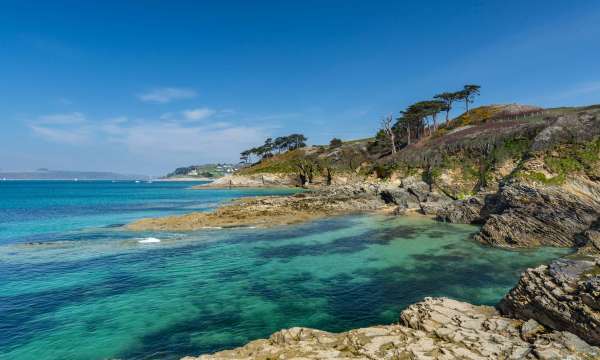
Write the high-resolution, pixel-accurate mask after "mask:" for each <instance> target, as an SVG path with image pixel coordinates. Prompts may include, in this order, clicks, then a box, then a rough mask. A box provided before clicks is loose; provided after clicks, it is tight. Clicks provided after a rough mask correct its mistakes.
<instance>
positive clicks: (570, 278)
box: [184, 257, 600, 360]
mask: <svg viewBox="0 0 600 360" xmlns="http://www.w3.org/2000/svg"><path fill="white" fill-rule="evenodd" d="M598 284H600V257H596V258H591V257H590V258H581V259H569V260H567V259H561V260H557V261H555V262H553V263H552V264H550V265H549V266H541V267H538V268H535V269H529V270H528V271H526V272H525V273H524V274H523V276H522V277H521V279H520V281H519V284H518V285H517V286H516V287H515V288H514V289H513V290H512V291H511V292H510V293H509V294H508V295H507V296H506V297H505V298H504V299H503V300H502V301H501V302H500V304H499V305H498V306H497V309H496V308H494V307H490V306H476V305H471V304H467V303H464V302H460V301H456V300H451V299H447V298H425V299H424V300H423V301H422V302H419V303H416V304H413V305H411V306H409V307H408V308H407V309H406V310H404V311H403V312H402V313H401V314H400V317H399V323H398V324H392V325H382V326H372V327H367V328H362V329H355V330H351V331H348V332H344V333H339V334H335V333H329V332H325V331H320V330H315V329H309V328H291V329H286V330H281V331H279V332H276V333H274V334H273V335H271V336H270V337H269V338H268V339H261V340H255V341H252V342H250V343H248V344H247V345H245V346H243V347H240V348H237V349H233V350H226V351H221V352H218V353H215V354H212V355H202V356H199V357H186V358H184V360H225V359H419V360H420V359H423V360H425V359H435V360H442V359H540V360H551V359H557V360H558V359H573V360H575V359H580V360H592V359H599V358H600V349H599V348H598V347H597V346H598V345H600V337H599V336H598V335H599V334H600V333H599V331H600V323H599V319H600V297H599V295H600V292H599V290H600V287H599V285H598Z"/></svg>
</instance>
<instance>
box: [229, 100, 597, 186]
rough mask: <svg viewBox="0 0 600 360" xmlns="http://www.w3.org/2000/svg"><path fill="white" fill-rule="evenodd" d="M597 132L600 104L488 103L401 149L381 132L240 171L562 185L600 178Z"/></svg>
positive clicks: (286, 155) (296, 152)
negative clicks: (308, 167) (309, 168)
mask: <svg viewBox="0 0 600 360" xmlns="http://www.w3.org/2000/svg"><path fill="white" fill-rule="evenodd" d="M598 135H600V106H589V107H580V108H556V109H541V108H539V107H533V106H523V105H515V104H512V105H490V106H482V107H479V108H475V109H472V110H471V111H470V112H469V113H465V114H462V115H460V116H458V117H457V118H455V119H452V120H451V121H449V122H448V123H447V124H444V125H442V126H440V127H439V128H438V129H437V131H435V132H433V133H432V134H427V136H423V137H422V138H421V139H420V140H419V141H418V142H415V143H412V144H410V145H407V146H404V147H402V148H401V149H400V150H398V151H397V152H396V154H392V153H391V147H390V144H389V143H387V142H386V140H387V139H386V138H385V137H377V138H370V139H363V140H356V141H349V142H344V143H343V144H342V145H341V146H338V147H330V146H312V147H307V148H302V149H298V150H294V151H290V152H286V153H284V154H280V155H276V156H273V157H272V158H269V159H265V160H263V161H261V162H259V163H257V164H254V165H253V166H250V167H248V168H245V169H243V170H241V171H239V172H238V173H240V174H256V173H287V174H290V173H298V172H299V171H300V170H299V169H300V167H302V166H303V165H305V164H306V163H307V162H310V163H312V164H314V169H313V170H314V172H315V176H320V175H323V176H324V175H325V174H326V173H327V172H328V171H329V172H330V173H333V174H334V175H335V174H338V175H339V174H341V173H353V174H357V175H364V176H376V177H379V178H381V179H386V178H391V177H404V176H409V175H419V176H422V177H423V178H424V179H425V180H427V181H428V182H430V183H434V184H436V185H437V186H439V187H440V188H441V189H442V190H443V191H446V192H448V193H449V194H450V195H452V196H456V197H461V196H463V195H465V194H469V193H472V192H474V191H478V190H481V189H484V188H486V187H494V186H498V184H499V182H501V181H503V180H506V179H508V178H517V177H518V178H519V179H522V180H525V181H537V182H540V183H543V184H557V183H560V182H561V181H564V179H565V177H566V176H568V175H569V174H571V173H581V174H585V175H586V176H589V177H598V178H600V172H599V171H598V166H597V165H598V158H599V151H600V140H598ZM534 165H535V166H534ZM532 166H533V167H532Z"/></svg>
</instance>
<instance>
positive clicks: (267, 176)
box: [128, 105, 600, 359]
mask: <svg viewBox="0 0 600 360" xmlns="http://www.w3.org/2000/svg"><path fill="white" fill-rule="evenodd" d="M520 111H521V112H522V113H520ZM521 114H522V115H521ZM388 146H389V144H388ZM385 148H386V143H385V138H379V139H377V138H376V139H375V140H367V141H356V142H351V143H348V144H344V145H342V146H336V147H335V148H331V147H330V148H326V147H311V148H307V149H298V150H294V151H291V152H288V153H285V154H282V155H281V156H275V157H273V158H269V159H266V160H265V161H263V162H261V163H259V164H257V165H255V166H254V165H253V166H250V167H248V168H245V169H243V171H240V173H238V174H236V175H234V176H233V177H229V178H224V180H222V181H221V182H216V183H215V184H214V185H212V186H213V187H237V186H242V187H243V186H281V185H285V186H293V185H297V186H303V187H305V188H307V191H305V192H302V193H298V194H295V195H291V196H280V197H259V198H251V199H242V200H239V201H235V202H233V203H229V204H225V205H223V206H221V207H219V208H218V209H216V210H215V211H213V212H208V213H194V214H188V215H184V216H177V217H167V218H159V219H145V220H140V221H137V222H135V223H132V224H130V225H128V228H130V229H132V230H183V231H185V230H198V229H202V228H212V227H234V226H273V225H284V224H292V223H297V222H301V221H308V220H313V219H316V218H319V217H324V216H333V215H344V214H354V213H368V212H373V211H385V212H386V213H389V214H391V215H396V216H401V215H405V214H411V213H415V214H421V215H426V216H432V217H435V218H436V219H437V220H439V221H446V222H453V223H469V224H478V225H480V226H481V228H480V231H479V232H478V233H477V234H476V235H475V236H474V239H475V240H476V241H479V242H481V243H484V244H486V245H490V246H495V247H503V248H523V247H538V246H558V247H568V248H574V249H576V250H577V254H578V255H576V256H579V257H571V258H568V259H561V260H558V261H555V262H553V263H552V264H550V265H548V266H541V267H538V268H535V269H530V270H528V271H526V272H525V273H524V274H523V276H522V277H521V279H520V281H519V283H518V285H517V286H516V287H515V288H514V289H513V290H512V291H511V292H510V293H509V294H507V295H506V297H505V298H504V299H503V300H502V301H501V302H500V303H499V304H498V305H497V307H496V308H492V307H485V306H483V307H482V306H474V305H470V304H465V303H461V302H458V301H454V300H450V299H444V298H436V299H431V298H427V299H425V300H424V301H423V302H421V303H418V304H414V305H412V306H410V307H409V308H407V309H406V310H405V311H404V312H403V313H402V314H401V315H400V321H399V324H394V325H387V326H376V327H370V328H364V329H356V330H351V331H349V332H346V333H340V334H332V333H327V332H323V331H319V330H313V329H305V328H293V329H289V330H282V331H280V332H278V333H275V334H273V335H272V336H271V337H270V338H269V339H264V340H257V341H254V342H251V343H249V344H248V345H246V346H244V347H241V348H238V349H235V350H228V351H223V352H220V353H217V354H214V355H205V356H201V357H200V358H199V359H274V358H277V359H292V358H296V359H302V358H305V359H337V358H355V359H456V358H459V359H600V352H599V350H598V348H597V347H596V346H599V345H600V312H599V310H600V302H599V298H600V285H599V284H600V277H599V274H600V266H599V264H600V262H599V260H598V259H600V258H599V257H598V256H599V254H600V107H598V106H591V107H585V108H564V109H551V110H543V111H542V110H541V109H538V108H531V107H519V106H512V105H511V106H505V107H503V106H490V107H482V108H478V109H474V110H472V111H471V112H470V113H468V114H465V115H463V116H461V117H459V118H457V119H455V120H453V121H452V122H449V123H448V124H446V126H445V128H441V129H439V130H438V131H437V133H435V134H433V135H431V136H429V137H427V138H424V139H422V140H421V141H419V142H418V143H413V144H407V145H405V147H404V148H402V149H401V150H399V151H397V152H392V153H385ZM382 149H383V150H382ZM307 169H308V170H307ZM574 256H575V255H574Z"/></svg>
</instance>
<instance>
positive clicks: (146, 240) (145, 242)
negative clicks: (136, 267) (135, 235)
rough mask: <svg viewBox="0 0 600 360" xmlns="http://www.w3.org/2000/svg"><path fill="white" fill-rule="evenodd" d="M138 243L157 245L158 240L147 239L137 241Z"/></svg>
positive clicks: (153, 238)
mask: <svg viewBox="0 0 600 360" xmlns="http://www.w3.org/2000/svg"><path fill="white" fill-rule="evenodd" d="M138 242H139V243H140V244H151V243H159V242H160V239H157V238H155V237H147V238H143V239H141V240H138Z"/></svg>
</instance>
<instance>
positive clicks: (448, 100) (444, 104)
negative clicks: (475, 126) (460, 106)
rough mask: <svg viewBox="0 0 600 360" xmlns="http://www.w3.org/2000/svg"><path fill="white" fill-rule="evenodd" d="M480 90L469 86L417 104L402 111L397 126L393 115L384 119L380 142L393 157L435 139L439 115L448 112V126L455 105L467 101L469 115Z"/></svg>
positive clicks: (474, 86) (379, 133) (379, 137)
mask: <svg viewBox="0 0 600 360" xmlns="http://www.w3.org/2000/svg"><path fill="white" fill-rule="evenodd" d="M480 88H481V87H480V86H479V85H465V86H464V87H463V89H462V90H459V91H455V92H442V93H440V94H437V95H435V96H434V97H433V100H423V101H419V102H416V103H414V104H412V105H410V106H408V107H407V108H406V109H405V110H403V111H401V112H400V114H401V115H400V117H398V118H397V119H396V122H395V123H392V116H391V115H390V116H388V117H386V118H384V120H383V121H382V122H381V128H382V129H381V130H380V131H379V132H378V133H377V136H376V139H378V140H379V141H382V140H383V143H382V144H380V145H384V146H385V147H387V148H389V149H390V151H391V153H392V154H395V153H396V151H397V150H400V149H402V148H403V147H405V146H407V145H410V144H412V143H414V142H416V141H419V140H420V139H422V138H424V137H426V136H432V135H433V134H434V133H435V132H437V131H438V128H440V126H438V121H437V115H438V114H439V113H441V112H445V113H446V121H445V124H447V123H448V121H449V119H448V117H449V114H450V110H451V109H452V104H453V103H454V102H456V101H464V102H465V106H466V108H467V113H468V112H469V110H468V109H469V104H472V103H473V102H474V101H475V96H477V95H479V90H480ZM441 126H443V124H442V125H441ZM379 147H380V148H381V147H382V146H379Z"/></svg>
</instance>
